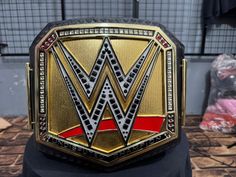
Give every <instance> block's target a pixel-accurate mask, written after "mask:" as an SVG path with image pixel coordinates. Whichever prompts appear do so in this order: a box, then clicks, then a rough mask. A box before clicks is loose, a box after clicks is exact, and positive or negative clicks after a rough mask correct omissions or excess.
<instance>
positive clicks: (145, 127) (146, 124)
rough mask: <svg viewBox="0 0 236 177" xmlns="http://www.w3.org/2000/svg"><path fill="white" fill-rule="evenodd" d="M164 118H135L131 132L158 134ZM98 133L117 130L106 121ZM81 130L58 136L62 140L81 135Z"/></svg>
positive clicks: (108, 120)
mask: <svg viewBox="0 0 236 177" xmlns="http://www.w3.org/2000/svg"><path fill="white" fill-rule="evenodd" d="M163 121H164V118H163V117H137V118H136V119H135V122H134V125H133V130H141V131H151V132H157V133H158V132H160V130H161V127H162V124H163ZM98 130H100V131H108V130H117V127H116V124H115V123H114V120H113V119H107V120H103V121H101V122H100V125H99V127H98ZM82 134H83V130H82V128H81V127H80V126H78V127H76V128H73V129H71V130H68V131H66V132H63V133H61V134H59V136H60V137H62V138H69V137H72V136H78V135H82Z"/></svg>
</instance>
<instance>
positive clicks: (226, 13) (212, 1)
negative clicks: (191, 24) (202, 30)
mask: <svg viewBox="0 0 236 177" xmlns="http://www.w3.org/2000/svg"><path fill="white" fill-rule="evenodd" d="M203 16H204V24H230V25H235V24H236V20H235V19H236V1H235V0H204V2H203Z"/></svg>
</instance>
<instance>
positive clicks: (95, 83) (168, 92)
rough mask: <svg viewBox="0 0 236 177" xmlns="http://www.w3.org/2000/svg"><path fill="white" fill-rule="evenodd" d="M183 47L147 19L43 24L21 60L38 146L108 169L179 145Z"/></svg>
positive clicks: (87, 20)
mask: <svg viewBox="0 0 236 177" xmlns="http://www.w3.org/2000/svg"><path fill="white" fill-rule="evenodd" d="M183 54H184V47H183V45H182V44H181V43H180V42H179V41H178V40H177V39H176V38H175V37H174V36H173V35H172V34H171V33H170V32H168V31H167V30H166V29H165V28H164V27H163V26H162V25H160V24H158V23H154V22H150V21H142V20H135V19H82V20H67V21H61V22H55V23H50V24H48V25H47V26H46V27H45V28H44V29H43V30H42V31H41V32H40V34H39V35H38V36H37V37H36V39H35V40H34V42H33V44H32V46H31V48H30V63H28V64H27V65H26V69H27V76H28V82H27V83H28V98H29V99H28V101H29V124H30V126H31V128H33V129H34V135H35V137H36V141H37V144H38V145H39V149H40V150H41V151H43V152H45V153H48V154H51V155H54V156H57V157H61V158H63V159H69V160H70V161H82V162H92V164H97V165H100V166H106V167H108V168H112V167H116V166H119V165H122V164H126V163H131V162H133V161H137V160H138V159H143V158H145V157H148V156H153V155H154V154H157V153H160V152H161V151H163V150H165V149H166V148H168V147H170V146H171V145H172V144H176V143H177V142H178V140H179V138H180V131H181V125H183V123H184V118H185V88H186V87H185V80H186V79H185V76H186V60H185V59H184V55H183Z"/></svg>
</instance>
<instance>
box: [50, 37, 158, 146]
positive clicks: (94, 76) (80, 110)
mask: <svg viewBox="0 0 236 177" xmlns="http://www.w3.org/2000/svg"><path fill="white" fill-rule="evenodd" d="M57 44H58V46H59V48H60V50H61V51H62V53H63V54H64V57H65V59H66V60H67V62H68V64H69V66H70V68H71V70H72V71H73V73H74V75H75V76H76V78H77V80H78V81H79V83H80V84H81V86H82V88H83V90H84V92H85V94H86V96H87V97H88V98H89V99H90V96H91V94H92V93H93V92H94V90H95V89H96V85H97V84H98V79H99V77H100V75H101V73H102V71H103V68H104V67H105V65H106V64H108V65H110V68H111V70H112V74H113V75H114V76H115V78H116V80H117V83H118V87H119V88H120V90H121V92H122V94H123V96H124V98H127V96H128V94H129V92H130V90H131V88H132V86H133V84H134V81H135V79H136V78H137V76H138V75H139V74H140V73H141V72H140V70H141V69H142V67H143V65H144V64H145V63H147V69H146V71H145V72H144V73H142V78H141V82H140V84H139V86H138V87H137V89H136V91H135V94H134V96H133V98H132V100H131V102H130V104H129V106H128V108H127V110H126V111H124V109H123V107H122V104H121V103H120V101H119V99H118V97H117V95H116V94H115V91H114V89H113V87H112V84H111V82H110V80H109V77H108V76H107V77H106V78H105V80H104V83H103V85H102V88H101V91H100V92H99V94H98V96H97V98H96V102H95V104H94V105H93V107H92V109H91V111H90V112H89V111H88V110H87V108H86V106H85V105H84V103H83V100H82V99H81V97H80V95H79V93H78V92H77V90H76V89H75V86H74V84H73V83H72V80H71V79H70V77H69V75H68V73H67V71H66V70H65V68H64V66H63V64H62V62H61V61H60V59H59V56H58V55H57V53H56V50H55V48H54V47H52V49H51V52H52V54H53V56H54V58H55V60H56V63H57V65H58V68H59V70H60V72H61V74H62V77H63V78H64V81H65V84H66V87H67V89H68V91H69V93H70V96H71V98H72V100H73V103H74V105H75V109H76V112H77V114H78V117H79V120H80V122H81V125H82V128H83V130H84V132H85V135H86V137H87V140H88V142H89V144H91V143H92V141H93V139H94V136H95V133H96V131H97V128H98V125H99V122H100V120H101V118H102V116H103V113H104V110H105V108H106V106H107V105H108V106H109V108H110V110H111V113H112V115H113V117H114V119H115V121H116V123H117V125H118V128H119V131H120V133H121V135H122V137H123V140H124V141H125V142H126V143H127V142H128V139H129V136H130V132H131V129H132V124H133V122H134V120H135V117H136V116H137V113H138V109H139V105H140V103H141V100H142V96H143V94H144V91H145V88H146V86H147V83H148V80H149V78H150V76H151V73H152V69H153V67H154V64H155V63H156V60H157V58H158V55H159V53H160V50H161V48H160V46H157V47H156V48H155V52H154V54H153V56H152V57H151V60H150V61H148V58H149V55H150V53H151V50H152V49H153V47H154V41H150V42H149V43H148V45H147V47H146V48H145V49H144V51H143V52H142V53H141V55H140V56H139V58H138V59H137V61H136V62H135V63H134V65H133V66H132V67H131V68H130V70H129V72H128V73H127V74H124V71H123V69H122V67H121V65H120V63H119V61H118V59H117V56H116V54H115V52H114V50H113V48H112V45H111V43H110V41H109V39H108V38H105V39H104V40H103V43H102V46H101V49H100V51H99V53H98V56H97V58H96V61H95V64H94V66H93V68H92V70H91V72H90V74H89V75H88V74H87V73H86V72H85V71H84V69H83V68H82V66H81V65H80V64H79V63H78V62H77V61H76V59H75V58H74V57H73V55H72V54H71V53H70V52H69V51H68V50H67V48H66V47H65V46H64V45H63V44H62V42H58V43H57Z"/></svg>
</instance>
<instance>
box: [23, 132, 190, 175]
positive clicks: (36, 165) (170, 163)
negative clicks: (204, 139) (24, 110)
mask: <svg viewBox="0 0 236 177" xmlns="http://www.w3.org/2000/svg"><path fill="white" fill-rule="evenodd" d="M191 176H192V170H191V163H190V157H189V145H188V140H187V138H186V135H185V133H184V132H183V131H182V134H181V141H180V143H179V144H177V145H176V146H175V147H173V148H170V149H168V150H166V151H164V153H162V154H159V155H157V156H155V157H153V158H151V159H148V160H145V161H141V162H138V163H136V164H132V165H131V166H128V167H126V168H124V169H120V170H118V171H114V172H102V171H98V170H94V169H90V168H88V167H86V168H85V167H81V166H79V165H75V164H72V163H68V162H65V161H62V160H59V159H56V158H52V157H48V156H46V155H44V154H43V153H41V152H39V151H38V150H37V148H36V144H35V139H34V136H32V137H31V138H30V140H29V141H28V143H27V145H26V149H25V154H24V162H23V174H22V175H21V177H191Z"/></svg>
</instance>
